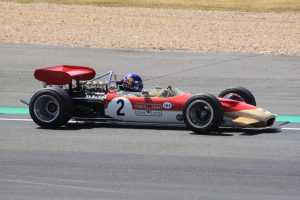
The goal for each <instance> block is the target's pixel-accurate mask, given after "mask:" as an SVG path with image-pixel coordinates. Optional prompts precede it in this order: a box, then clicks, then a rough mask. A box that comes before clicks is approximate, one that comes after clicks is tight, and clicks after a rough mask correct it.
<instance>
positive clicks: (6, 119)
mask: <svg viewBox="0 0 300 200" xmlns="http://www.w3.org/2000/svg"><path fill="white" fill-rule="evenodd" d="M0 121H24V122H31V121H32V119H13V118H0Z"/></svg>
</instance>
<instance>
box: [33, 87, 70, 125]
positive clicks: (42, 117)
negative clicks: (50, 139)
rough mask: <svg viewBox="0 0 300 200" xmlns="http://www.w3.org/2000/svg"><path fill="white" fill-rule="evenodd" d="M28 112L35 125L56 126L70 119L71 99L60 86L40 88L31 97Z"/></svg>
mask: <svg viewBox="0 0 300 200" xmlns="http://www.w3.org/2000/svg"><path fill="white" fill-rule="evenodd" d="M29 112H30V116H31V118H32V119H33V121H34V122H35V123H36V124H37V125H39V126H41V127H43V128H58V127H60V126H62V125H65V124H66V123H67V122H68V121H69V120H70V117H71V114H72V99H71V98H70V96H69V95H68V94H67V92H66V91H65V90H63V89H62V88H46V89H42V90H40V91H38V92H37V93H35V94H34V95H33V97H32V98H31V100H30V104H29Z"/></svg>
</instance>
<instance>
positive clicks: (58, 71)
mask: <svg viewBox="0 0 300 200" xmlns="http://www.w3.org/2000/svg"><path fill="white" fill-rule="evenodd" d="M95 74H96V73H95V70H93V69H91V68H89V67H83V66H69V65H60V66H54V67H47V68H41V69H37V70H35V72H34V77H35V78H36V79H37V80H39V81H42V82H45V83H46V84H48V85H50V84H52V85H66V84H69V83H71V82H72V79H74V80H91V79H93V78H94V77H95Z"/></svg>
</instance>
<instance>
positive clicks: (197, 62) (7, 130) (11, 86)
mask: <svg viewBox="0 0 300 200" xmlns="http://www.w3.org/2000/svg"><path fill="white" fill-rule="evenodd" d="M60 64H68V65H82V66H89V67H92V68H94V69H95V70H96V72H97V73H98V74H101V73H105V72H107V71H110V70H113V71H115V72H116V73H117V74H118V75H119V76H118V78H121V77H122V76H123V75H125V74H127V73H138V74H139V75H140V76H141V77H142V78H143V80H144V85H145V87H146V88H151V87H155V86H156V85H159V86H161V87H163V88H164V87H167V86H168V85H172V86H174V87H178V88H180V89H181V90H183V91H186V92H191V93H199V92H202V93H211V94H214V95H218V94H219V93H220V92H221V91H222V90H223V89H225V88H228V87H231V86H244V87H246V88H248V89H249V90H250V91H252V92H253V94H254V95H255V97H256V101H257V105H258V106H259V107H262V108H264V109H266V110H269V111H270V112H272V113H276V114H278V117H277V121H276V123H275V125H274V128H271V129H266V130H247V131H245V130H228V129H224V130H220V132H218V134H207V135H196V134H193V133H192V132H191V131H189V130H187V129H184V128H183V129H182V128H178V129H177V128H172V127H143V126H112V125H108V124H103V125H101V124H81V123H70V124H68V125H67V126H66V127H62V128H59V129H54V130H49V129H42V128H39V127H38V126H36V125H35V124H34V122H32V120H31V119H30V116H29V114H28V108H26V106H25V105H24V104H22V103H21V102H20V99H21V98H25V99H30V98H31V96H32V95H33V94H34V93H35V92H36V91H38V90H39V89H41V88H42V83H40V82H39V81H37V80H35V79H34V77H33V73H34V70H35V69H36V68H40V67H47V66H55V65H60ZM299 66H300V57H299V56H278V55H256V54H211V53H186V52H154V51H153V52H151V51H133V50H111V49H96V48H72V47H57V46H43V45H25V44H0V74H1V79H0V88H1V89H0V199H64V200H65V199H70V200H71V199H72V200H74V199H149V200H150V199H151V200H152V199H163V200H165V199H172V200H176V199H178V200H179V199H189V200H192V199H212V200H215V199H220V200H224V199H239V200H240V199H249V200H253V199H263V200H268V199H270V200H277V199H278V200H285V199H288V200H289V199H298V198H299V196H300V191H299V188H300V92H299V91H300V78H299V77H300V68H299Z"/></svg>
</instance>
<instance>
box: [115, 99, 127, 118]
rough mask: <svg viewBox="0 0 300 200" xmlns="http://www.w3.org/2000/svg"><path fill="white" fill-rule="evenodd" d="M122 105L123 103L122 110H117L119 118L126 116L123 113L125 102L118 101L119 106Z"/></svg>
mask: <svg viewBox="0 0 300 200" xmlns="http://www.w3.org/2000/svg"><path fill="white" fill-rule="evenodd" d="M120 103H121V106H120V108H119V109H118V110H117V115H118V116H125V113H123V112H121V111H122V109H123V108H124V104H125V102H124V100H123V99H119V100H118V101H117V104H118V105H119V104H120Z"/></svg>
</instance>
